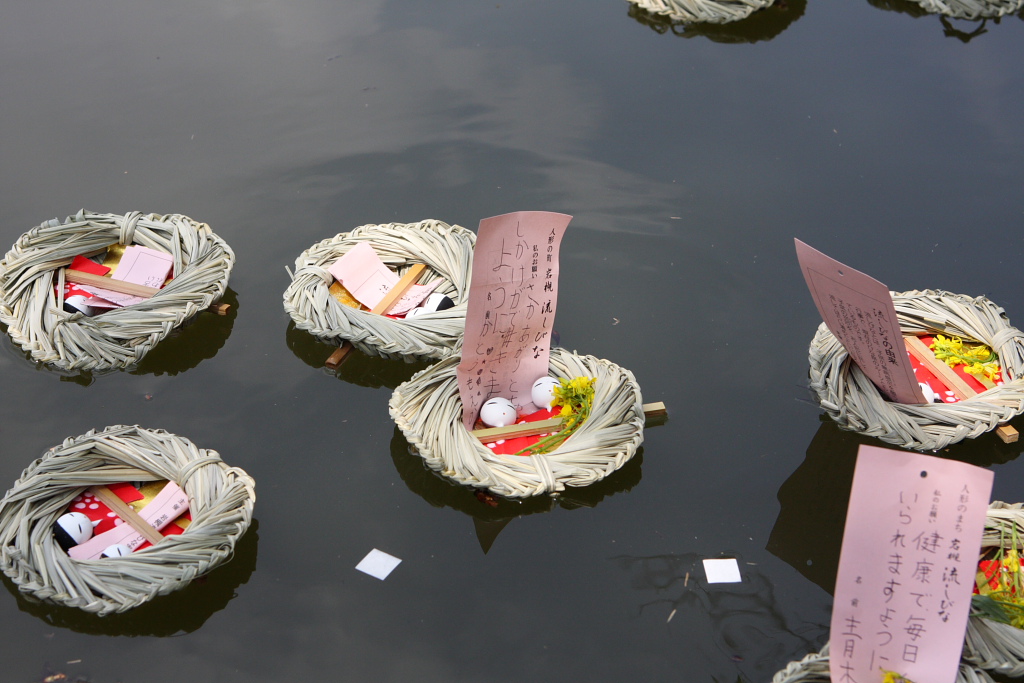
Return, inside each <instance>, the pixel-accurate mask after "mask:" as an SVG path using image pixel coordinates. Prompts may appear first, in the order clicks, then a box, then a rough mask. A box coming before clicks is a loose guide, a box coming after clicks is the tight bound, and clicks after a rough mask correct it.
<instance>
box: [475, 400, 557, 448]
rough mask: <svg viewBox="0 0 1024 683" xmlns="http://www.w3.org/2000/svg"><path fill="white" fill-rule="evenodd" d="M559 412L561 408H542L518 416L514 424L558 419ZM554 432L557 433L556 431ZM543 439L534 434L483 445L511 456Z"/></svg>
mask: <svg viewBox="0 0 1024 683" xmlns="http://www.w3.org/2000/svg"><path fill="white" fill-rule="evenodd" d="M560 411H561V408H552V409H551V410H546V409H544V408H542V409H540V410H538V411H537V412H535V413H530V414H529V415H522V416H520V418H519V420H518V421H517V422H516V424H522V423H524V422H540V421H541V420H550V419H551V418H553V417H558V414H559V412H560ZM555 431H556V432H557V431H558V430H555ZM543 438H544V435H540V434H536V435H534V436H519V437H516V438H514V439H505V440H504V442H502V443H496V442H495V443H494V444H490V443H485V444H484V445H485V446H487V447H488V448H491V449H492V450H493V451H494V452H495V453H502V454H504V455H512V454H515V453H517V452H519V451H521V450H523V449H524V448H526V447H527V446H532V445H533V444H535V443H537V442H538V441H540V440H541V439H543ZM523 455H524V456H525V455H530V453H523Z"/></svg>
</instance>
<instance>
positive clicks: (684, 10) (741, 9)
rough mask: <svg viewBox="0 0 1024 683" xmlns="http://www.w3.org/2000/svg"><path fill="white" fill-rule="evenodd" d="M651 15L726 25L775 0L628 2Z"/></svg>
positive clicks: (645, 0) (651, 0) (642, 0)
mask: <svg viewBox="0 0 1024 683" xmlns="http://www.w3.org/2000/svg"><path fill="white" fill-rule="evenodd" d="M629 2H632V3H633V4H634V5H637V6H638V7H640V8H642V9H644V10H646V11H648V12H650V13H652V14H660V15H662V16H666V17H669V18H670V19H672V20H673V21H682V22H706V23H709V24H726V23H728V22H730V21H739V20H740V19H745V18H747V17H748V16H750V15H751V14H753V13H754V12H755V11H756V10H759V9H761V8H763V7H768V6H770V5H771V4H772V3H774V2H775V0H629Z"/></svg>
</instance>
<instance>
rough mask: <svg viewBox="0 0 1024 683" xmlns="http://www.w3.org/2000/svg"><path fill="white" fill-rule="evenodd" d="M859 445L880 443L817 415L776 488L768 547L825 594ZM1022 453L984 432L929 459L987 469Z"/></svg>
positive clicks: (1020, 447) (831, 584)
mask: <svg viewBox="0 0 1024 683" xmlns="http://www.w3.org/2000/svg"><path fill="white" fill-rule="evenodd" d="M1018 421H1019V420H1018ZM861 444H866V445H869V446H880V445H883V444H880V443H879V441H878V440H877V439H872V438H870V437H867V436H862V435H860V434H857V433H855V432H849V431H844V430H842V429H839V427H838V426H837V425H836V423H835V422H833V421H832V420H831V419H830V418H829V417H828V416H826V415H822V416H821V425H820V426H819V427H818V431H817V433H816V434H815V435H814V438H813V439H812V440H811V443H810V445H809V446H808V447H807V456H806V458H805V459H804V461H803V463H801V465H800V467H798V468H797V469H796V471H795V472H793V474H792V475H790V477H789V479H787V480H786V481H785V483H783V484H782V486H781V487H779V493H778V498H779V505H780V509H779V516H778V518H777V519H776V520H775V526H774V527H773V528H772V532H771V536H770V537H769V539H768V544H767V546H766V549H767V550H768V551H769V552H770V553H772V554H773V555H775V556H776V557H778V558H779V559H781V560H783V561H785V562H786V563H788V564H789V565H790V566H792V567H793V568H794V569H796V570H797V571H798V572H800V573H801V574H803V575H804V576H805V577H806V578H808V579H809V580H810V581H812V582H813V583H815V584H817V585H818V586H820V587H821V588H823V589H824V590H825V591H826V592H828V593H829V594H831V593H832V592H833V590H834V589H835V581H836V571H837V570H838V567H839V551H840V549H841V547H842V539H843V529H844V527H845V526H846V507H847V505H848V504H849V502H850V487H851V486H852V485H853V470H854V466H855V465H856V464H857V450H858V449H859V448H860V446H861ZM886 447H888V446H886ZM1022 450H1024V443H1022V442H1017V443H1012V444H1004V443H1003V442H1002V441H1000V440H999V439H998V438H997V437H996V436H995V435H994V434H992V433H988V434H985V435H983V436H981V437H979V438H977V439H967V440H965V441H962V442H960V443H958V444H955V445H953V446H951V447H949V448H946V449H943V450H942V451H941V452H939V453H934V454H932V455H936V456H939V457H944V458H949V459H952V460H959V461H962V462H966V463H970V464H972V465H976V466H978V467H989V466H991V465H997V464H1004V463H1007V462H1010V461H1011V460H1014V459H1016V458H1017V456H1019V455H1020V453H1021V451H1022ZM1011 502H1016V501H1011Z"/></svg>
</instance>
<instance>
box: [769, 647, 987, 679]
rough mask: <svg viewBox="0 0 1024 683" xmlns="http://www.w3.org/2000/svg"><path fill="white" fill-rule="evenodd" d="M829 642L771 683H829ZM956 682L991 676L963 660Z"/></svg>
mask: <svg viewBox="0 0 1024 683" xmlns="http://www.w3.org/2000/svg"><path fill="white" fill-rule="evenodd" d="M829 659H830V657H829V644H828V643H825V646H824V647H823V648H821V650H820V651H818V652H811V653H810V654H808V655H806V656H805V657H804V658H803V659H800V660H797V661H795V662H790V663H789V664H788V665H787V666H786V668H784V669H782V670H781V671H779V672H778V673H776V674H775V675H774V676H773V677H772V680H771V683H831V681H832V676H831V674H830V672H829ZM956 683H993V681H992V678H991V677H990V676H989V675H988V674H987V673H985V671H983V670H981V669H979V668H978V667H977V666H975V665H973V664H971V663H970V662H967V661H965V660H961V661H960V668H959V669H958V670H957V674H956Z"/></svg>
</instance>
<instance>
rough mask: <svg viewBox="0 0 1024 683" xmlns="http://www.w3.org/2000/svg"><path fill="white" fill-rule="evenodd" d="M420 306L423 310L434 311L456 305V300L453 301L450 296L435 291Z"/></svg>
mask: <svg viewBox="0 0 1024 683" xmlns="http://www.w3.org/2000/svg"><path fill="white" fill-rule="evenodd" d="M420 306H422V307H423V310H425V311H429V312H430V313H433V312H434V311H446V310H448V309H449V308H452V307H453V306H455V302H454V301H452V298H451V297H450V296H447V295H445V294H441V293H439V292H434V293H433V294H431V295H429V296H428V297H427V298H426V299H424V300H423V303H422V304H420Z"/></svg>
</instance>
